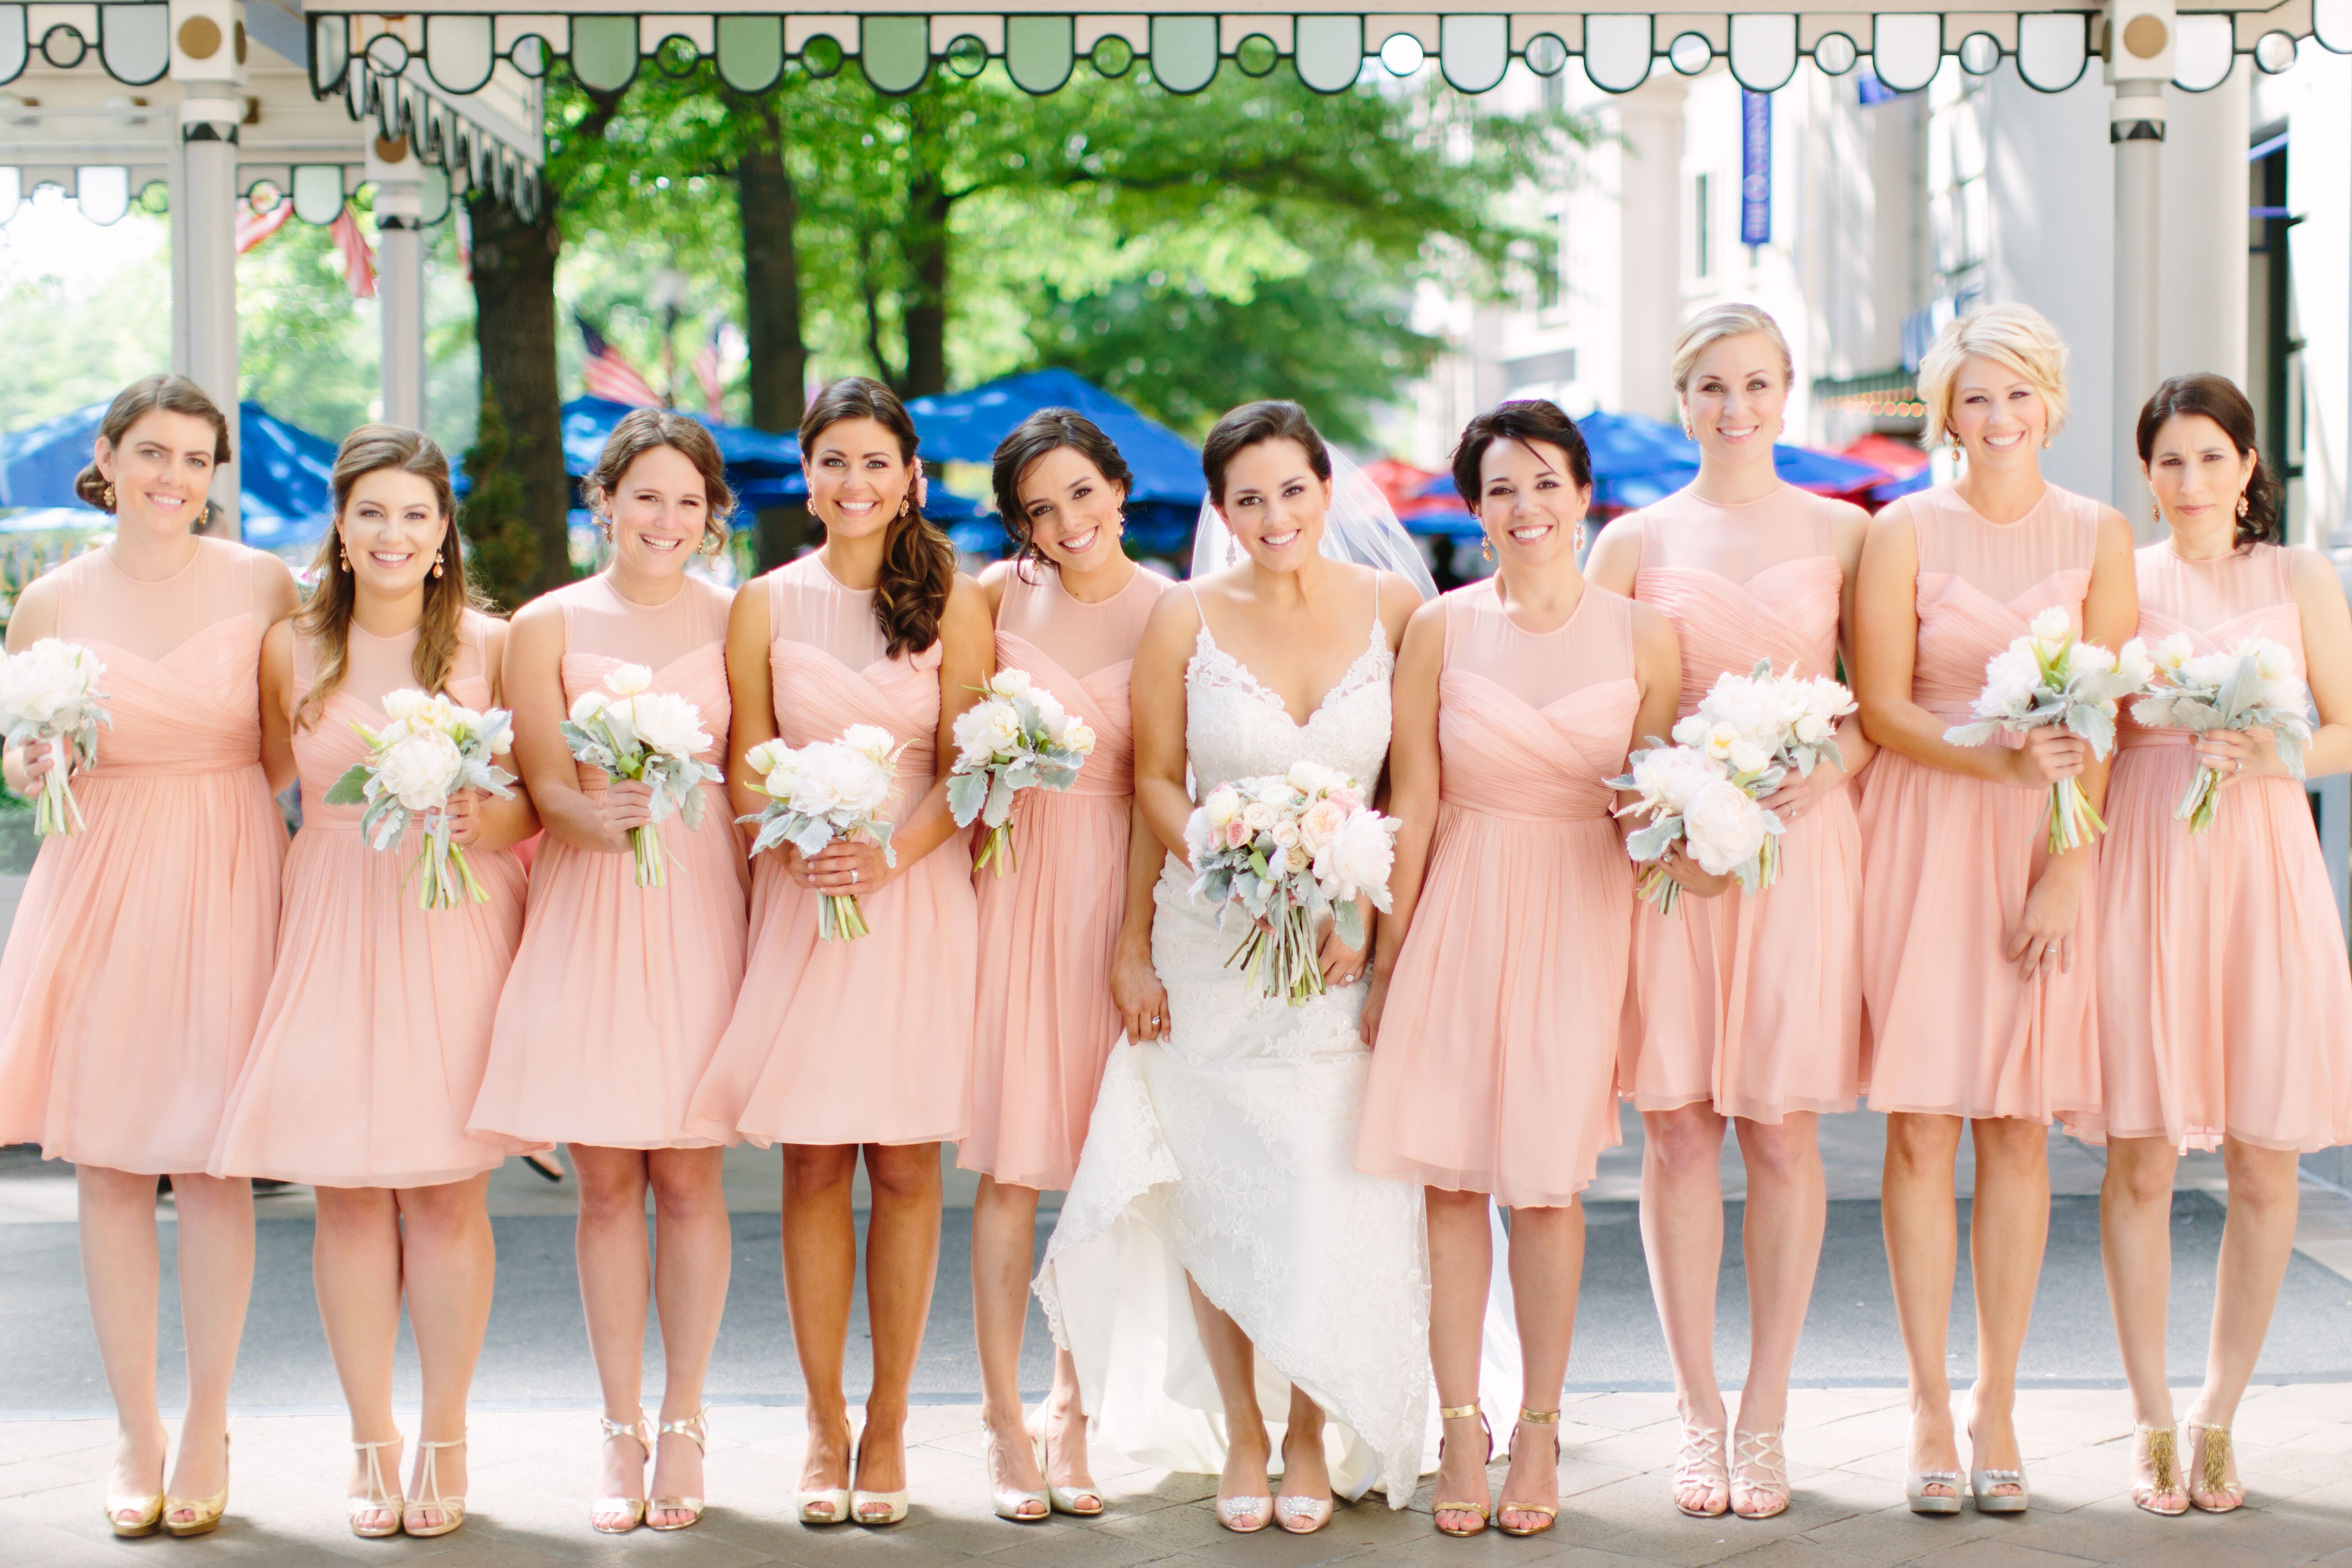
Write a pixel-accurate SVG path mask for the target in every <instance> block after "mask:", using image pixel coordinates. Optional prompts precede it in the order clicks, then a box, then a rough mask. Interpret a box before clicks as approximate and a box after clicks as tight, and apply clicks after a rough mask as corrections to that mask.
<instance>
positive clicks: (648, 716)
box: [632, 691, 710, 757]
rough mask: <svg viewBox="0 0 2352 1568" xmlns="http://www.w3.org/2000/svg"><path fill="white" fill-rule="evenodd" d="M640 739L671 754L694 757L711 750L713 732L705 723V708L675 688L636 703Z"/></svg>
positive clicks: (636, 726)
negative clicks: (703, 715) (680, 694)
mask: <svg viewBox="0 0 2352 1568" xmlns="http://www.w3.org/2000/svg"><path fill="white" fill-rule="evenodd" d="M632 706H633V708H634V710H635V712H634V715H633V718H634V721H635V722H634V727H635V730H636V731H637V739H638V740H640V741H643V742H645V743H646V745H647V746H648V747H650V748H652V749H653V750H654V751H656V752H661V753H662V754H663V755H664V756H669V757H691V756H694V755H695V754H696V753H698V752H704V751H708V750H709V746H710V732H709V731H707V730H705V729H704V728H703V727H702V710H700V709H698V708H697V707H695V705H694V704H693V703H691V702H688V700H686V699H685V698H683V697H680V696H679V695H678V694H677V692H675V691H656V692H655V693H653V694H652V695H650V696H645V697H640V698H638V699H637V700H635V703H634V704H633V705H632Z"/></svg>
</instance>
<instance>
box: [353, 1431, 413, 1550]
mask: <svg viewBox="0 0 2352 1568" xmlns="http://www.w3.org/2000/svg"><path fill="white" fill-rule="evenodd" d="M404 1441H406V1439H405V1438H404V1437H402V1436H401V1435H400V1434H399V1433H397V1432H394V1434H393V1435H392V1436H389V1437H386V1438H385V1439H383V1441H382V1442H380V1443H354V1444H352V1452H354V1453H359V1454H364V1455H366V1456H367V1488H368V1489H367V1496H365V1497H347V1498H345V1499H344V1500H343V1501H344V1503H345V1504H347V1505H348V1506H349V1508H350V1510H351V1516H352V1534H353V1535H356V1536H358V1537H359V1538H360V1539H361V1540H362V1541H389V1540H390V1539H392V1538H393V1537H394V1536H395V1535H398V1534H399V1533H400V1503H401V1497H400V1494H399V1493H398V1492H396V1491H394V1490H393V1489H391V1488H390V1487H388V1486H386V1485H384V1482H383V1451H384V1450H385V1449H386V1448H397V1447H400V1445H401V1444H402V1443H403V1442H404ZM373 1513H381V1514H386V1515H389V1516H390V1517H389V1518H387V1519H386V1520H385V1521H384V1522H383V1523H382V1524H365V1525H363V1524H362V1523H361V1522H360V1521H361V1520H362V1519H364V1518H365V1517H367V1516H368V1515H369V1514H373Z"/></svg>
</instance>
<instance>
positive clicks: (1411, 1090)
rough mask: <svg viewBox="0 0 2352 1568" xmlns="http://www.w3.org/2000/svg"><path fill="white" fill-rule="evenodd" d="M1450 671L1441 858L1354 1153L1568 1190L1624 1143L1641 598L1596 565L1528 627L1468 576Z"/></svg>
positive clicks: (1407, 1170) (1451, 1177) (1493, 1181)
mask: <svg viewBox="0 0 2352 1568" xmlns="http://www.w3.org/2000/svg"><path fill="white" fill-rule="evenodd" d="M1439 603H1440V604H1442V605H1444V611H1445V641H1444V668H1443V672H1442V673H1441V674H1440V676H1439V678H1438V713H1437V733H1438V752H1439V770H1440V771H1439V785H1438V790H1439V805H1438V816H1437V828H1436V832H1435V834H1434V835H1433V837H1432V839H1431V843H1430V852H1429V869H1428V873H1427V875H1426V876H1425V877H1424V879H1423V884H1422V891H1421V897H1420V899H1419V900H1418V901H1416V902H1415V904H1414V906H1413V911H1412V929H1411V930H1409V931H1407V932H1406V933H1405V940H1404V947H1403V949H1402V952H1400V953H1399V954H1398V957H1397V964H1396V971H1395V973H1394V975H1393V976H1392V977H1391V981H1390V984H1389V994H1388V1002H1387V1005H1386V1008H1385V1010H1384V1011H1383V1012H1382V1014H1381V1026H1380V1038H1379V1040H1378V1041H1377V1042H1376V1044H1375V1048H1374V1049H1373V1051H1372V1053H1371V1079H1370V1087H1369V1088H1368V1089H1367V1090H1366V1091H1365V1097H1364V1119H1363V1130H1362V1132H1361V1133H1360V1136H1359V1138H1358V1141H1357V1144H1356V1167H1357V1169H1359V1170H1360V1171H1363V1172H1365V1173H1369V1174H1371V1175H1377V1176H1394V1177H1402V1178H1404V1179H1406V1180H1409V1181H1413V1182H1417V1183H1420V1184H1423V1185H1424V1186H1433V1187H1441V1188H1444V1189H1446V1190H1448V1191H1453V1192H1483V1193H1490V1194H1493V1195H1494V1197H1495V1200H1496V1202H1497V1203H1499V1204H1501V1205H1503V1206H1505V1207H1506V1208H1521V1207H1558V1206H1562V1205H1567V1204H1569V1203H1570V1202H1572V1201H1573V1200H1574V1199H1575V1196H1576V1194H1578V1193H1580V1192H1581V1191H1583V1189H1584V1188H1585V1187H1586V1186H1587V1185H1589V1184H1591V1181H1592V1177H1593V1173H1594V1169H1595V1167H1596V1163H1597V1162H1598V1161H1599V1159H1600V1157H1601V1151H1602V1150H1603V1149H1605V1148H1608V1147H1610V1146H1612V1145H1613V1144H1614V1143H1616V1142H1617V1141H1618V1138H1617V1110H1616V1097H1615V1094H1614V1092H1613V1086H1614V1083H1615V1079H1616V1071H1617V1056H1616V1047H1617V1029H1618V1022H1619V1018H1620V1016H1621V1014H1622V1010H1623V1007H1624V1003H1625V985H1626V975H1627V966H1628V963H1629V951H1630V946H1631V942H1632V922H1631V921H1630V919H1629V915H1630V911H1631V910H1632V909H1633V864H1632V862H1631V861H1629V860H1628V859H1627V858H1626V855H1625V846H1624V840H1623V839H1622V837H1621V836H1620V835H1619V833H1618V829H1617V825H1616V823H1615V822H1614V821H1613V820H1612V817H1611V816H1610V811H1611V808H1612V806H1613V805H1615V804H1616V795H1615V793H1614V792H1613V791H1612V790H1611V789H1610V788H1609V786H1608V784H1606V782H1605V781H1606V780H1608V779H1611V778H1612V777H1614V776H1616V775H1617V774H1618V773H1622V772H1623V771H1624V768H1625V755H1626V752H1627V751H1628V750H1629V749H1630V748H1631V746H1632V744H1633V720H1634V715H1635V713H1636V711H1637V710H1639V709H1640V707H1641V686H1640V683H1639V681H1638V680H1637V679H1635V675H1634V669H1635V666H1634V657H1633V605H1632V603H1631V602H1630V601H1629V600H1626V599H1624V598H1622V597H1621V596H1620V595H1615V594H1612V593H1611V592H1609V591H1608V590H1607V589H1605V588H1601V587H1599V586H1597V585H1595V584H1590V583H1588V584H1585V588H1584V595H1583V597H1582V598H1581V599H1580V600H1579V601H1578V603H1577V606H1576V609H1575V611H1574V612H1573V613H1572V614H1571V615H1570V616H1569V618H1568V620H1567V621H1566V622H1565V623H1564V624H1562V625H1561V626H1559V627H1557V628H1555V629H1553V630H1551V631H1549V632H1542V633H1537V632H1528V631H1523V630H1521V629H1520V627H1519V626H1517V623H1515V622H1514V621H1513V620H1512V619H1511V616H1510V612H1509V611H1508V610H1507V608H1506V607H1505V606H1504V605H1503V603H1502V601H1501V600H1500V599H1499V598H1498V597H1497V596H1496V592H1495V585H1494V584H1493V582H1492V581H1491V580H1489V581H1487V582H1485V583H1478V584H1473V585H1471V586H1469V587H1466V588H1457V589H1455V590H1454V592H1453V593H1450V594H1448V595H1445V596H1444V598H1443V599H1441V600H1440V601H1439Z"/></svg>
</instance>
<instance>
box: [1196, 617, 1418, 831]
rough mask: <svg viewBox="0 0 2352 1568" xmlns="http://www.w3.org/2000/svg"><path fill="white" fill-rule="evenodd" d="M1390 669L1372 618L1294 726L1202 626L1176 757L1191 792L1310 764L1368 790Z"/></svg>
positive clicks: (1383, 751) (1383, 734) (1383, 749)
mask: <svg viewBox="0 0 2352 1568" xmlns="http://www.w3.org/2000/svg"><path fill="white" fill-rule="evenodd" d="M1395 669H1396V658H1395V656H1394V655H1392V654H1391V653H1390V652H1389V639H1388V632H1387V629H1386V628H1385V627H1384V626H1381V621H1380V617H1379V616H1374V617H1373V618H1372V626H1371V631H1370V638H1369V640H1368V641H1367V643H1366V644H1365V647H1364V651H1363V652H1362V653H1360V654H1359V655H1357V656H1356V661H1355V663H1353V664H1351V665H1349V667H1348V668H1347V672H1346V673H1345V674H1343V675H1341V676H1340V677H1339V679H1338V680H1337V681H1336V682H1334V683H1333V684H1332V687H1331V689H1329V690H1328V691H1326V692H1325V693H1324V694H1323V700H1322V701H1320V702H1319V703H1318V704H1316V707H1315V711H1314V712H1312V713H1310V714H1308V715H1307V722H1306V723H1304V724H1300V723H1297V722H1294V721H1292V719H1291V717H1290V710H1288V709H1286V708H1285V707H1284V706H1283V705H1282V699H1281V698H1279V697H1277V696H1276V695H1275V694H1274V693H1273V692H1272V691H1270V690H1268V689H1266V688H1265V686H1263V685H1261V684H1260V683H1259V681H1258V679H1257V677H1256V676H1255V675H1252V674H1251V673H1250V670H1249V667H1248V666H1247V665H1245V664H1244V663H1242V661H1241V660H1239V659H1237V658H1234V656H1233V655H1231V654H1229V653H1227V652H1226V651H1225V650H1224V649H1223V648H1221V647H1218V646H1217V639H1216V638H1215V637H1213V636H1211V635H1210V633H1209V627H1208V623H1207V622H1206V621H1203V622H1202V625H1201V631H1200V635H1199V636H1198V637H1195V638H1194V639H1193V642H1192V662H1191V663H1189V664H1187V665H1186V666H1185V667H1184V751H1185V755H1186V757H1187V758H1188V759H1189V760H1190V762H1191V763H1192V778H1193V783H1194V787H1195V788H1196V789H1197V790H1199V791H1201V792H1203V793H1205V792H1207V791H1209V790H1212V789H1214V788H1215V787H1216V786H1217V785H1219V784H1223V783H1224V782H1225V781H1227V780H1228V779H1238V778H1255V777H1257V776H1259V775H1261V774H1265V773H1287V772H1288V771H1289V769H1290V764H1291V763H1299V762H1311V763H1321V764H1323V765H1324V766H1325V767H1327V768H1337V769H1339V771H1340V772H1341V773H1349V774H1351V775H1352V776H1353V777H1354V778H1355V780H1356V782H1357V783H1358V784H1361V785H1362V786H1363V787H1364V788H1365V789H1366V790H1367V791H1369V790H1370V789H1372V788H1373V787H1374V785H1375V784H1377V783H1378V782H1379V780H1380V776H1381V766H1382V764H1384V763H1386V762H1387V761H1388V755H1389V717H1390V715H1389V681H1390V678H1391V675H1392V674H1393V673H1394V672H1395Z"/></svg>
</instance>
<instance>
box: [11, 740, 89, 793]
mask: <svg viewBox="0 0 2352 1568" xmlns="http://www.w3.org/2000/svg"><path fill="white" fill-rule="evenodd" d="M8 754H9V757H10V759H11V760H12V761H13V762H15V763H16V776H17V777H18V778H20V779H22V780H23V781H24V787H23V788H22V789H20V790H18V791H17V793H18V794H19V795H24V796H25V797H26V798H27V799H30V798H31V797H32V796H34V795H38V794H40V793H41V781H42V780H43V779H45V778H47V777H48V775H49V770H50V769H51V768H58V767H61V768H63V769H65V770H66V777H68V779H70V778H71V777H73V775H74V772H75V769H76V766H77V758H76V755H75V752H74V749H73V748H72V747H71V746H69V745H68V744H66V742H63V741H27V742H25V743H24V744H23V745H21V746H17V747H16V748H14V749H13V750H11V751H10V752H9V753H8Z"/></svg>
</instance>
